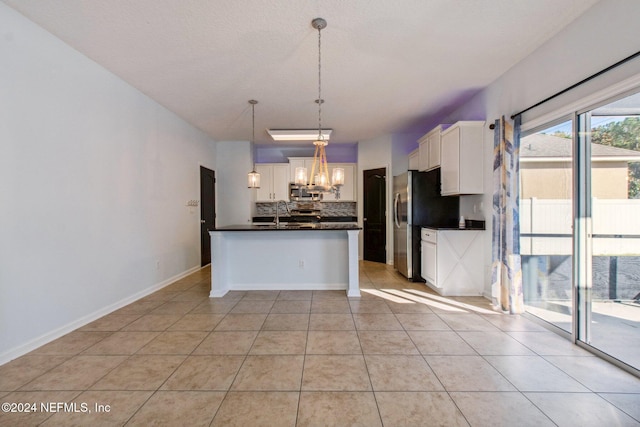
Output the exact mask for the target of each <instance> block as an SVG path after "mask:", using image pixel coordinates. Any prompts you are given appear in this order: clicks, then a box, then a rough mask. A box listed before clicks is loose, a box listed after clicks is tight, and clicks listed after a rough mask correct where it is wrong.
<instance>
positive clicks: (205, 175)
mask: <svg viewBox="0 0 640 427" xmlns="http://www.w3.org/2000/svg"><path fill="white" fill-rule="evenodd" d="M215 228H216V173H215V172H214V171H212V170H211V169H207V168H205V167H204V166H200V266H202V267H204V266H205V265H207V264H210V263H211V236H209V230H213V229H215Z"/></svg>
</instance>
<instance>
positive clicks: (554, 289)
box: [520, 120, 573, 332]
mask: <svg viewBox="0 0 640 427" xmlns="http://www.w3.org/2000/svg"><path fill="white" fill-rule="evenodd" d="M572 123H573V122H572V120H562V121H561V122H559V123H555V124H552V125H550V126H547V127H545V128H544V129H541V130H539V131H537V132H535V133H532V134H529V135H527V136H525V137H523V138H522V139H521V141H520V253H521V254H522V275H523V286H524V302H525V305H526V307H527V311H528V312H530V313H532V314H535V315H536V316H538V317H540V318H542V319H544V320H545V321H547V322H549V323H551V324H553V325H555V326H557V327H559V328H561V329H563V330H565V331H567V332H571V328H572V314H573V298H572V296H573V292H572V283H573V279H572V268H573V249H572V242H573V238H572V226H571V224H572V221H573V214H572V206H573V171H572V164H573V154H572V151H573V148H572V147H573V131H572Z"/></svg>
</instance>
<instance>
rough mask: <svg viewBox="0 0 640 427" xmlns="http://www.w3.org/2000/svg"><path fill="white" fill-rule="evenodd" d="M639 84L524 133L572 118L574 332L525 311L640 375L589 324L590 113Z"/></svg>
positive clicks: (590, 288)
mask: <svg viewBox="0 0 640 427" xmlns="http://www.w3.org/2000/svg"><path fill="white" fill-rule="evenodd" d="M639 92H640V87H638V86H636V87H634V88H633V89H627V90H626V91H624V92H622V93H616V94H615V95H611V96H609V97H607V98H606V99H604V100H600V101H598V102H597V103H594V104H592V105H590V106H589V107H586V108H580V109H579V110H577V111H574V112H573V113H571V114H565V115H562V116H561V117H558V118H556V119H554V120H550V121H548V122H546V123H544V124H542V125H538V126H535V127H532V128H529V129H527V130H526V132H523V133H524V134H532V133H535V132H536V131H538V130H541V129H544V128H547V127H550V126H553V125H554V124H556V123H559V122H562V121H567V120H571V122H572V133H573V135H572V159H571V165H572V180H573V189H572V193H571V194H572V206H573V209H572V210H573V222H572V224H573V230H572V239H573V244H572V247H573V254H572V279H571V297H572V301H571V307H572V313H571V322H572V325H571V332H569V333H568V332H567V331H566V330H564V329H562V328H561V327H559V326H557V325H554V324H553V323H550V322H549V321H548V320H545V319H543V318H540V317H538V316H536V315H534V314H532V313H528V312H526V313H525V316H526V317H527V318H529V319H532V320H534V321H536V322H537V323H539V324H541V325H543V326H545V327H546V328H548V329H550V330H553V331H554V332H556V333H558V334H559V335H561V336H564V337H567V338H568V339H570V340H571V342H572V343H574V344H575V345H577V346H579V347H581V348H583V349H585V350H587V351H589V352H591V353H593V354H595V355H596V356H598V357H600V358H602V359H604V360H607V361H608V362H610V363H612V364H614V365H616V366H618V367H620V368H621V369H623V370H625V371H627V372H629V373H631V374H633V375H635V376H638V377H640V369H637V368H635V367H633V366H630V365H628V364H627V363H624V362H623V361H621V360H619V359H617V358H615V357H613V356H611V355H609V354H608V353H605V352H604V351H602V350H600V349H598V348H597V347H594V346H592V345H591V344H590V341H591V340H590V338H591V337H590V326H591V321H592V311H591V310H592V306H591V304H592V294H591V292H592V288H593V239H594V237H593V218H592V214H593V200H592V197H591V195H592V192H591V185H592V183H591V180H592V177H591V170H592V168H591V157H592V156H591V155H592V153H591V129H589V126H590V124H591V120H590V118H591V114H590V111H591V110H594V109H596V108H598V107H600V106H602V105H606V104H608V103H611V102H613V101H616V100H619V99H622V98H624V97H626V96H629V95H631V94H634V93H639Z"/></svg>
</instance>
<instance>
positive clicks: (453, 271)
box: [420, 228, 484, 296]
mask: <svg viewBox="0 0 640 427" xmlns="http://www.w3.org/2000/svg"><path fill="white" fill-rule="evenodd" d="M482 235H483V231H482V230H436V229H432V228H423V229H422V233H421V236H422V241H421V246H420V248H421V271H422V278H423V279H425V280H426V281H427V286H429V287H430V288H431V289H433V290H435V291H436V292H438V293H439V294H440V295H444V296H476V295H482V292H483V290H484V281H483V271H484V256H483V252H482V249H483V242H482Z"/></svg>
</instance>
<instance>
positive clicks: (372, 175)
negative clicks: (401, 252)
mask: <svg viewBox="0 0 640 427" xmlns="http://www.w3.org/2000/svg"><path fill="white" fill-rule="evenodd" d="M362 174H363V181H362V182H363V190H364V191H363V192H364V194H363V218H362V220H363V223H364V226H363V233H364V234H363V240H364V249H363V258H364V260H366V261H374V262H382V263H386V262H387V248H386V246H387V209H386V206H387V197H386V195H387V179H386V169H385V168H378V169H368V170H365V171H363V173H362Z"/></svg>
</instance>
